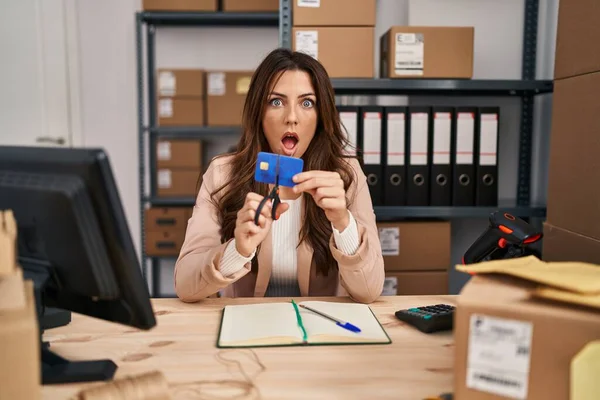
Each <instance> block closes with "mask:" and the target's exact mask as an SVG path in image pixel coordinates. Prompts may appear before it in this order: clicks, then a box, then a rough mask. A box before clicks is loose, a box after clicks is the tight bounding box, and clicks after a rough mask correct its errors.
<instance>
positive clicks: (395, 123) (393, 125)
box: [387, 113, 406, 165]
mask: <svg viewBox="0 0 600 400" xmlns="http://www.w3.org/2000/svg"><path fill="white" fill-rule="evenodd" d="M405 122H406V121H405V119H404V113H393V114H388V120H387V165H404V163H405V161H404V160H405V155H404V151H405V150H404V147H405V132H406V125H405Z"/></svg>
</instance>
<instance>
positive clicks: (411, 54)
mask: <svg viewBox="0 0 600 400" xmlns="http://www.w3.org/2000/svg"><path fill="white" fill-rule="evenodd" d="M424 45H425V40H424V37H423V34H422V33H396V51H395V53H396V54H395V56H396V57H395V62H394V70H395V73H396V75H423V65H424V54H425V51H424Z"/></svg>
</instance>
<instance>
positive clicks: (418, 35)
mask: <svg viewBox="0 0 600 400" xmlns="http://www.w3.org/2000/svg"><path fill="white" fill-rule="evenodd" d="M474 40H475V30H474V28H473V27H434V26H393V27H391V28H390V29H389V30H388V31H387V32H386V33H385V34H384V35H383V36H381V38H380V41H379V46H380V48H379V51H380V60H379V63H380V65H379V68H380V76H381V77H382V78H468V79H470V78H472V77H473V46H474Z"/></svg>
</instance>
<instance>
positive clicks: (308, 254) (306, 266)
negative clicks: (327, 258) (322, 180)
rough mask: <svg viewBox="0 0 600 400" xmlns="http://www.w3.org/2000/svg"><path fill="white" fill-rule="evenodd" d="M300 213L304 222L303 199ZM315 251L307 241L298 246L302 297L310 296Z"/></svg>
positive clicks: (298, 269)
mask: <svg viewBox="0 0 600 400" xmlns="http://www.w3.org/2000/svg"><path fill="white" fill-rule="evenodd" d="M301 210H302V211H301V212H300V215H301V217H300V221H304V220H305V217H306V211H305V202H304V199H302V208H301ZM312 256H313V249H312V248H311V247H310V246H309V245H308V243H307V242H306V240H305V241H304V242H302V243H301V244H300V246H298V252H297V255H296V260H297V263H296V265H297V274H298V286H300V294H301V295H302V296H308V290H309V286H310V267H311V264H312Z"/></svg>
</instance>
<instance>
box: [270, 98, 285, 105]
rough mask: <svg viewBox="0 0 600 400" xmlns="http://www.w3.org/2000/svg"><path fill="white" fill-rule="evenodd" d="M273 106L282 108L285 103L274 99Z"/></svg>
mask: <svg viewBox="0 0 600 400" xmlns="http://www.w3.org/2000/svg"><path fill="white" fill-rule="evenodd" d="M271 105H272V106H275V107H281V106H282V105H283V102H282V101H281V99H273V100H271Z"/></svg>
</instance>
